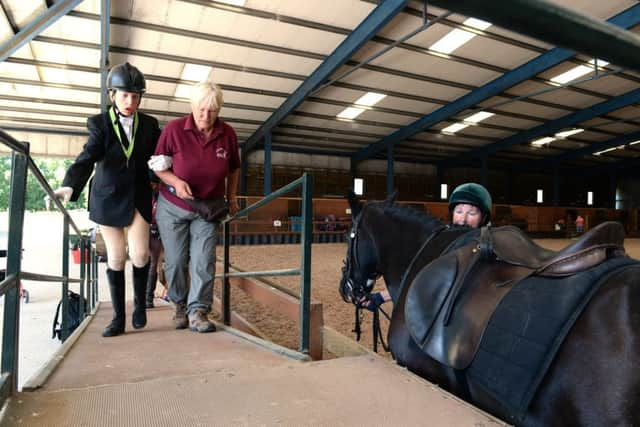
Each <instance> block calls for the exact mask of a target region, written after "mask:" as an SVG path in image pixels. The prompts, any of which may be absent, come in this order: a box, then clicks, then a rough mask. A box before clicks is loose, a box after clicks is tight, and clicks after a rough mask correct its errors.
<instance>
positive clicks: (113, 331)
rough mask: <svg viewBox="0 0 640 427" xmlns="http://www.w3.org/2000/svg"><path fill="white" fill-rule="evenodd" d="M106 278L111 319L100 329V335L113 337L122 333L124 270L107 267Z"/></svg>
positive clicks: (123, 322) (123, 319) (123, 318)
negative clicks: (109, 296) (111, 311)
mask: <svg viewBox="0 0 640 427" xmlns="http://www.w3.org/2000/svg"><path fill="white" fill-rule="evenodd" d="M107 279H109V292H110V293H111V304H112V305H113V319H112V320H111V323H109V324H108V325H107V327H106V328H104V331H102V336H103V337H115V336H116V335H120V334H123V333H124V324H125V317H124V271H116V270H111V269H110V268H107Z"/></svg>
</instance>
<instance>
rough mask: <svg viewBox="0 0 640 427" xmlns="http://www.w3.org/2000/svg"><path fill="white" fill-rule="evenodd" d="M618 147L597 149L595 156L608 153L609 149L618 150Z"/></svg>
mask: <svg viewBox="0 0 640 427" xmlns="http://www.w3.org/2000/svg"><path fill="white" fill-rule="evenodd" d="M617 149H618V147H612V148H607V149H606V150H602V151H597V152H595V153H593V155H594V156H599V155H600V154H604V153H608V152H609V151H613V150H617Z"/></svg>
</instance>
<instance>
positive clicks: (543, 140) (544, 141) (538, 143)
mask: <svg viewBox="0 0 640 427" xmlns="http://www.w3.org/2000/svg"><path fill="white" fill-rule="evenodd" d="M555 140H556V139H555V138H553V137H551V136H545V137H544V138H540V139H536V140H535V141H531V145H533V146H534V147H542V146H543V145H547V144H549V143H550V142H552V141H555Z"/></svg>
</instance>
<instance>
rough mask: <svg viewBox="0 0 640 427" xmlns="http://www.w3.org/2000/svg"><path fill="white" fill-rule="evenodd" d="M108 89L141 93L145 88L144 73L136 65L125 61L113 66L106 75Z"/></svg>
mask: <svg viewBox="0 0 640 427" xmlns="http://www.w3.org/2000/svg"><path fill="white" fill-rule="evenodd" d="M107 88H109V90H122V91H125V92H135V93H139V94H143V93H144V92H145V91H146V90H147V83H146V81H145V79H144V74H142V72H140V70H138V69H137V68H136V67H134V66H133V65H131V64H129V63H128V62H125V63H124V64H119V65H116V66H115V67H113V68H112V69H111V70H110V71H109V75H108V76H107Z"/></svg>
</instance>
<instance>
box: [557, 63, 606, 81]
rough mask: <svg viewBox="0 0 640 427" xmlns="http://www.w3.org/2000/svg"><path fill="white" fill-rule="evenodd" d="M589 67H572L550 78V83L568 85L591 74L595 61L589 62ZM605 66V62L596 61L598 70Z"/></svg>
mask: <svg viewBox="0 0 640 427" xmlns="http://www.w3.org/2000/svg"><path fill="white" fill-rule="evenodd" d="M589 65H590V66H587V65H578V66H577V67H574V68H572V69H570V70H569V71H566V72H564V73H562V74H559V75H557V76H555V77H552V78H551V81H552V82H554V83H560V84H565V83H569V82H570V81H573V80H575V79H577V78H580V77H582V76H584V75H587V74H589V73H590V72H592V71H593V70H594V69H595V60H594V59H592V60H591V61H589ZM607 65H609V63H608V62H607V61H603V60H601V59H599V60H598V68H602V67H606V66H607Z"/></svg>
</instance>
